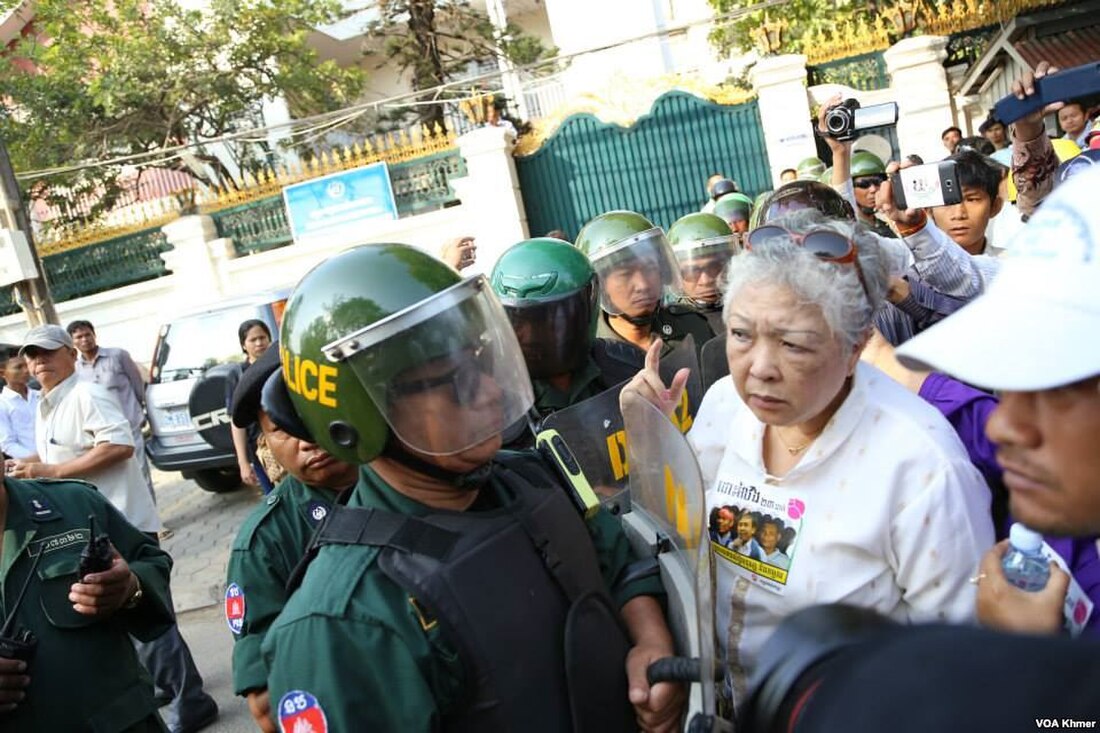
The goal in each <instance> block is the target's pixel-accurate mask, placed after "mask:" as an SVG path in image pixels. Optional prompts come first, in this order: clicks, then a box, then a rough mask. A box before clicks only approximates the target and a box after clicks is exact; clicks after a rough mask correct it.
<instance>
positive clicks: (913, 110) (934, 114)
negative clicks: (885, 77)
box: [883, 36, 955, 162]
mask: <svg viewBox="0 0 1100 733" xmlns="http://www.w3.org/2000/svg"><path fill="white" fill-rule="evenodd" d="M946 46H947V38H946V37H944V36H916V37H914V38H905V39H903V40H901V41H898V42H897V43H895V44H894V45H893V46H891V47H890V48H888V49H886V52H885V53H884V54H883V56H884V57H885V59H886V71H887V72H888V73H889V74H890V86H892V87H893V88H894V89H895V90H897V92H898V94H897V100H898V146H899V148H900V149H901V154H902V155H911V154H913V153H916V154H917V155H919V156H921V157H922V158H924V159H925V160H926V161H928V162H932V161H934V160H939V159H941V158H943V157H944V155H946V151H945V150H944V149H943V144H942V143H941V142H940V133H942V132H943V131H944V129H946V128H948V127H950V126H952V125H954V124H955V121H954V115H953V114H952V107H951V90H950V88H949V87H948V84H947V74H946V72H945V71H944V68H943V60H944V59H945V58H947V51H946Z"/></svg>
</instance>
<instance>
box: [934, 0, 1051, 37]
mask: <svg viewBox="0 0 1100 733" xmlns="http://www.w3.org/2000/svg"><path fill="white" fill-rule="evenodd" d="M1062 2H1063V0H955V2H952V3H931V2H928V0H923V2H922V3H921V15H922V18H921V20H922V22H921V24H920V27H921V28H922V29H923V30H924V31H925V32H926V33H931V34H935V35H942V36H946V35H950V34H952V33H961V32H963V31H968V30H972V29H974V28H981V27H983V26H988V25H995V24H998V23H1008V22H1009V21H1011V20H1012V19H1013V18H1015V17H1016V16H1017V15H1020V14H1021V13H1028V12H1031V11H1034V10H1039V9H1041V8H1046V7H1051V6H1054V5H1059V4H1061V3H1062Z"/></svg>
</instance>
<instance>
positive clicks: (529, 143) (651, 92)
mask: <svg viewBox="0 0 1100 733" xmlns="http://www.w3.org/2000/svg"><path fill="white" fill-rule="evenodd" d="M670 91H682V92H688V93H689V94H693V95H695V96H696V97H699V98H701V99H705V100H707V101H708V102H713V103H715V104H721V105H734V104H742V103H744V102H747V101H749V100H751V99H753V98H754V97H755V96H756V93H755V92H751V91H746V90H744V89H741V88H738V87H735V86H732V85H721V84H718V85H716V84H708V83H707V82H705V81H703V80H702V79H700V78H698V77H697V76H688V75H685V74H664V75H662V76H657V77H650V78H648V79H645V80H643V81H639V80H637V79H635V78H631V77H628V76H626V75H623V74H617V75H615V76H614V77H612V79H611V82H610V83H609V84H608V85H607V87H606V88H604V89H603V90H601V91H599V92H587V93H584V94H579V95H576V96H574V97H572V99H571V102H570V103H569V104H565V105H562V106H561V107H559V108H558V109H556V110H554V111H553V112H552V113H551V114H549V115H547V116H546V117H543V118H541V119H539V120H536V121H534V122H532V123H531V130H530V132H527V133H526V134H524V135H521V136H520V137H519V139H518V140H517V141H516V147H515V150H514V151H513V153H514V154H515V155H519V156H525V155H532V154H533V153H535V152H536V151H538V150H539V149H540V148H541V147H542V145H543V143H545V142H546V141H547V140H548V139H549V138H550V137H551V136H553V134H554V133H555V132H557V130H558V128H559V127H561V125H562V123H563V122H565V120H566V119H568V118H569V117H571V116H573V115H576V114H584V113H587V114H590V115H592V116H594V117H596V118H597V119H599V120H600V121H601V122H605V123H608V124H613V125H619V126H620V127H630V126H631V125H633V124H634V123H635V122H636V121H637V120H638V118H639V117H641V116H642V115H644V114H647V113H648V112H649V111H650V109H651V108H652V107H653V103H654V102H655V101H656V100H657V98H658V97H660V96H661V95H662V94H664V93H666V92H670Z"/></svg>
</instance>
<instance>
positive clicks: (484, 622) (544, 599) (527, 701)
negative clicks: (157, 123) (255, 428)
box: [263, 244, 682, 731]
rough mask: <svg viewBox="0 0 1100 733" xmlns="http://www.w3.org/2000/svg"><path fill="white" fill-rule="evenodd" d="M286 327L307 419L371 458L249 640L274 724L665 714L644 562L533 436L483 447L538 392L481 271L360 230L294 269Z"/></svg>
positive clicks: (492, 727)
mask: <svg viewBox="0 0 1100 733" xmlns="http://www.w3.org/2000/svg"><path fill="white" fill-rule="evenodd" d="M281 342H282V349H283V364H284V371H285V375H284V376H285V381H286V386H287V389H288V390H289V392H290V396H291V400H292V402H293V404H294V406H295V408H296V410H297V412H298V414H299V416H300V417H301V419H302V422H303V424H304V425H305V427H306V429H308V430H309V432H310V434H311V435H313V436H314V437H315V439H316V440H317V442H318V443H319V444H320V445H321V446H322V447H323V448H325V449H326V450H327V451H329V452H330V453H332V454H333V455H335V456H336V457H337V458H340V459H342V460H345V461H348V462H356V463H360V464H369V465H364V466H363V467H362V469H361V477H360V481H359V483H358V484H357V485H356V487H355V489H354V490H353V491H352V492H351V494H350V496H349V498H348V502H347V506H346V507H341V506H337V507H334V508H333V509H332V511H331V512H330V513H329V516H328V518H327V520H326V522H325V524H324V526H323V527H322V529H321V530H320V531H319V533H318V535H317V537H316V538H315V541H314V545H315V549H314V550H312V551H311V555H314V557H313V559H312V562H311V563H310V565H309V567H308V570H307V571H306V572H305V574H304V578H303V580H302V583H301V586H300V587H299V588H298V590H297V591H296V592H295V593H294V594H293V595H292V596H291V598H290V600H289V601H288V602H287V605H286V607H285V608H284V609H283V612H282V613H281V614H280V616H279V618H278V619H277V620H276V621H275V623H274V624H273V625H272V626H271V628H270V630H269V631H268V634H267V638H266V639H265V641H264V645H263V651H264V656H265V659H266V661H267V663H268V666H269V669H270V673H269V676H268V688H269V691H270V695H271V700H272V709H273V711H274V713H275V715H276V716H277V717H278V722H279V724H280V725H281V726H282V729H283V730H286V731H290V730H298V729H299V726H301V727H304V726H305V725H306V724H309V725H311V726H312V727H313V728H314V729H322V726H324V727H325V728H327V729H329V730H341V731H343V730H400V731H429V730H432V731H436V730H444V731H473V730H477V731H505V730H507V731H511V730H539V731H543V730H545V731H570V730H577V731H586V730H611V731H615V730H626V729H629V728H633V727H635V725H636V723H635V716H636V717H637V723H640V724H641V726H642V727H643V728H644V729H646V730H659V731H666V730H672V729H673V727H674V726H675V725H676V724H677V723H678V718H679V706H680V702H681V699H682V697H681V695H680V691H679V689H678V688H672V687H669V686H667V685H655V686H653V687H652V688H650V687H649V685H648V684H647V683H646V681H645V668H646V667H647V666H648V664H649V663H650V662H651V661H652V660H655V659H657V658H661V657H664V656H667V655H668V654H670V653H671V652H672V649H671V642H670V638H669V634H668V630H667V628H666V626H665V623H664V620H663V617H662V616H661V611H660V607H659V605H658V604H657V601H656V600H655V599H654V598H653V597H651V595H649V594H651V593H654V592H656V591H657V588H656V586H655V584H654V583H655V581H654V579H652V578H649V579H643V580H633V581H632V580H630V579H629V576H628V575H624V574H623V571H624V569H625V568H626V566H627V564H628V562H629V559H630V551H629V548H628V546H627V544H626V541H625V538H624V536H623V535H622V532H621V529H620V528H619V527H618V525H617V524H616V522H615V521H614V520H613V519H612V518H611V517H610V516H608V515H606V514H605V513H603V512H599V513H597V514H595V515H594V517H593V518H592V519H591V520H589V521H587V522H586V521H585V520H584V519H583V518H582V517H581V515H580V514H579V513H577V512H576V510H575V509H574V508H573V505H572V504H571V502H570V501H569V500H568V498H567V496H566V491H565V487H564V485H563V483H562V479H561V478H559V477H558V474H556V473H554V472H553V468H552V467H549V464H548V463H545V462H543V461H542V459H541V458H540V457H539V456H538V454H535V453H533V452H498V451H499V448H500V446H501V431H502V429H503V428H504V427H505V426H507V425H510V424H512V423H514V422H515V420H516V419H517V418H519V417H520V416H522V415H523V414H525V413H526V411H527V410H528V409H529V408H530V406H531V404H532V400H533V397H532V391H531V385H530V378H529V377H528V375H527V370H526V368H525V366H524V362H523V354H522V351H521V350H520V348H519V345H518V343H517V341H516V337H515V334H514V332H513V331H512V328H511V326H510V324H509V322H508V319H507V317H506V316H505V314H504V312H503V309H502V308H501V306H500V303H499V301H497V299H496V297H495V296H494V295H493V293H492V290H491V288H490V287H489V284H488V282H487V280H486V279H485V278H484V277H482V276H473V277H469V278H466V279H461V278H460V276H459V275H458V273H456V272H455V271H453V270H452V269H450V268H449V267H447V266H446V265H444V264H443V263H441V262H439V261H437V260H435V259H434V258H432V257H430V256H429V255H427V254H424V253H423V252H421V251H419V250H417V249H415V248H412V247H408V246H405V245H398V244H375V245H366V246H362V247H357V248H354V249H351V250H348V251H346V252H343V253H341V254H339V255H336V256H335V257H332V258H330V259H329V260H327V261H326V262H324V263H322V264H320V265H318V266H317V267H316V268H314V269H313V270H312V271H310V272H309V273H307V274H306V276H305V277H304V278H303V279H302V281H301V282H300V283H299V284H298V286H297V287H296V288H295V290H294V292H293V294H292V295H291V297H290V299H289V300H288V302H287V306H286V311H285V314H284V318H283V324H282V334H281ZM616 616H619V617H620V618H621V620H622V622H624V623H625V626H626V628H627V629H628V631H629V634H630V641H628V640H627V639H626V638H624V636H623V634H622V632H621V631H620V630H619V626H618V619H616V618H615V617H616ZM567 661H568V662H569V663H568V664H567V663H566V662H567ZM624 664H625V672H624ZM628 690H629V693H628ZM628 694H629V703H628V702H627V695H628Z"/></svg>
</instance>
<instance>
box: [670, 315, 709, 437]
mask: <svg viewBox="0 0 1100 733" xmlns="http://www.w3.org/2000/svg"><path fill="white" fill-rule="evenodd" d="M708 343H709V342H708ZM684 367H687V368H688V370H689V371H690V375H689V376H688V381H687V385H686V386H685V388H684V394H683V395H682V396H681V397H680V404H679V405H678V406H677V407H676V410H675V412H673V414H672V420H673V422H675V423H676V426H677V427H679V428H680V432H682V433H686V432H687V431H688V430H691V425H692V422H694V420H695V413H697V412H699V403H700V402H702V401H703V379H702V374H701V373H700V371H701V370H700V369H699V357H698V355H697V352H696V350H695V339H694V337H692V335H691V334H688V335H687V337H686V338H685V339H684V340H683V341H681V342H680V343H678V344H676V348H674V349H673V350H672V351H670V352H668V353H667V354H665V355H664V356H662V357H661V364H660V366H659V367H658V369H657V370H658V371H659V372H660V374H661V379H663V380H664V382H665V384H668V383H669V382H671V381H672V378H673V377H674V376H675V375H676V372H678V371H680V370H681V369H683V368H684Z"/></svg>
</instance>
